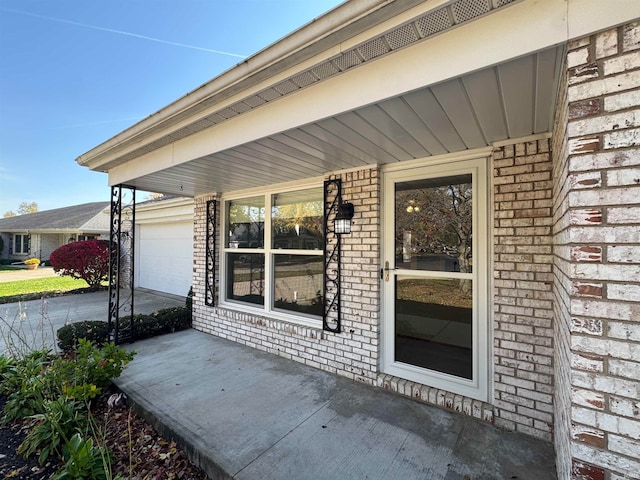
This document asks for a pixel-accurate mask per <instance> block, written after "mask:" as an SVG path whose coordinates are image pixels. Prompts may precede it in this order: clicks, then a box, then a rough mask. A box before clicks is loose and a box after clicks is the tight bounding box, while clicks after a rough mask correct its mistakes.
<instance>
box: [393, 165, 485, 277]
mask: <svg viewBox="0 0 640 480" xmlns="http://www.w3.org/2000/svg"><path fill="white" fill-rule="evenodd" d="M395 197H396V198H395V205H396V211H395V217H396V218H395V221H396V231H395V239H396V241H395V252H396V267H397V268H402V269H411V270H431V271H445V272H465V273H471V272H472V264H473V261H472V260H473V259H472V238H471V237H472V232H473V222H472V218H473V208H472V184H471V175H470V174H468V175H458V176H454V177H440V178H427V179H421V180H415V181H410V182H399V183H397V184H396V193H395Z"/></svg>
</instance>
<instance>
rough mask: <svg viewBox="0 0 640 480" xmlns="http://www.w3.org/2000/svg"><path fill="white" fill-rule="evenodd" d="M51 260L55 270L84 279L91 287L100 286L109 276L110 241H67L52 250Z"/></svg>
mask: <svg viewBox="0 0 640 480" xmlns="http://www.w3.org/2000/svg"><path fill="white" fill-rule="evenodd" d="M49 261H50V262H51V266H52V267H53V269H54V271H55V272H57V273H60V274H61V275H67V276H70V277H73V278H78V279H82V280H84V281H85V282H87V283H88V284H89V286H90V287H94V288H95V287H99V286H100V283H101V282H102V281H103V280H106V279H107V278H108V276H109V241H108V240H86V241H83V242H72V243H67V244H66V245H63V246H61V247H59V248H56V249H55V250H54V251H53V252H51V255H50V256H49Z"/></svg>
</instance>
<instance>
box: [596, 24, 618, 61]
mask: <svg viewBox="0 0 640 480" xmlns="http://www.w3.org/2000/svg"><path fill="white" fill-rule="evenodd" d="M595 43H596V59H600V58H604V57H610V56H611V55H615V54H617V53H618V30H617V29H613V30H608V31H606V32H602V33H600V34H598V36H597V37H596V42H595Z"/></svg>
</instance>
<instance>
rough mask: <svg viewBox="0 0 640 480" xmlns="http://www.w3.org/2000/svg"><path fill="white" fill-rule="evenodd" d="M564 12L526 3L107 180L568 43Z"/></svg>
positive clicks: (141, 160) (557, 6) (556, 0)
mask: <svg viewBox="0 0 640 480" xmlns="http://www.w3.org/2000/svg"><path fill="white" fill-rule="evenodd" d="M565 13H566V6H565V2H564V1H563V0H544V1H535V0H531V1H523V2H520V3H518V4H516V5H513V6H511V7H508V8H505V9H503V10H499V11H497V12H496V13H494V14H492V15H487V16H485V17H483V18H482V19H480V20H477V21H474V22H470V23H468V24H464V25H462V26H460V27H458V28H455V29H453V30H451V31H449V32H446V33H443V34H441V35H439V36H436V37H434V38H432V39H429V40H426V41H423V42H420V43H417V44H415V45H413V46H410V47H406V48H404V49H402V50H398V51H396V52H393V53H391V54H389V55H386V56H384V57H381V58H380V59H377V60H375V61H372V62H369V63H365V64H364V65H362V66H359V67H357V68H354V69H352V70H349V71H347V72H345V73H343V74H341V75H338V76H335V77H332V78H330V79H327V80H325V81H323V82H321V83H319V84H316V85H313V86H309V87H307V88H305V89H303V90H300V91H298V92H296V93H293V94H290V95H287V96H285V97H283V98H280V99H278V100H276V101H274V102H272V103H269V104H266V105H263V106H261V107H260V108H257V109H255V110H252V111H249V112H247V113H245V114H242V115H238V116H237V117H234V118H232V119H229V120H227V121H225V122H224V123H221V124H220V125H216V126H214V127H211V128H209V129H207V130H203V131H201V132H198V133H196V134H193V135H190V136H189V137H186V138H183V139H181V140H178V141H176V142H173V143H171V144H169V145H166V146H165V147H162V148H160V149H158V150H155V151H153V152H150V153H148V154H145V155H143V156H140V157H138V158H136V159H135V161H133V162H128V163H126V164H123V165H118V166H115V167H113V168H112V169H110V170H109V184H110V185H117V184H120V183H126V182H127V181H130V180H132V179H135V178H138V177H141V176H143V175H147V174H150V173H153V172H157V171H160V170H163V169H165V168H168V167H171V166H173V165H178V164H181V163H184V162H188V161H190V160H193V159H195V158H199V157H202V156H205V155H208V154H211V153H215V152H220V151H223V150H226V149H228V148H232V147H235V146H238V145H242V144H244V143H247V142H250V141H253V140H256V139H259V138H263V137H267V136H269V135H272V134H276V133H279V132H282V131H286V130H289V129H291V128H295V127H298V126H301V125H306V124H309V123H313V122H314V121H318V120H321V119H324V118H328V117H331V116H334V115H337V114H340V113H343V112H347V111H351V110H354V109H356V108H359V107H362V106H364V105H369V104H372V103H375V102H377V101H380V100H383V99H386V98H391V97H394V96H398V95H402V94H404V93H406V92H409V91H412V90H416V89H419V88H422V87H425V86H428V85H433V84H436V83H439V82H442V81H445V80H448V79H451V78H455V77H458V76H461V75H464V74H466V73H470V72H473V71H476V70H480V69H482V68H486V67H487V66H488V65H495V64H499V63H502V62H505V61H507V60H510V59H513V58H517V57H520V56H523V55H526V54H528V53H531V52H535V51H538V50H541V49H544V48H547V47H549V46H552V45H556V44H558V43H562V42H564V41H565V40H566V15H565ZM531 18H541V19H543V21H541V22H533V21H530V20H531ZM496 32H499V33H498V34H496ZM470 39H473V41H470ZM337 53H338V52H336V54H337ZM389 72H392V74H390V73H389ZM277 80H279V79H274V82H276V81H277ZM355 86H357V87H355ZM327 98H331V102H327ZM234 101H235V100H234Z"/></svg>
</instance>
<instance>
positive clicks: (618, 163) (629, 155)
mask: <svg viewBox="0 0 640 480" xmlns="http://www.w3.org/2000/svg"><path fill="white" fill-rule="evenodd" d="M635 165H640V149H629V150H622V151H611V152H598V153H593V154H589V155H580V156H575V157H570V158H569V171H571V172H578V171H588V170H601V169H606V168H623V167H629V166H635Z"/></svg>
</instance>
